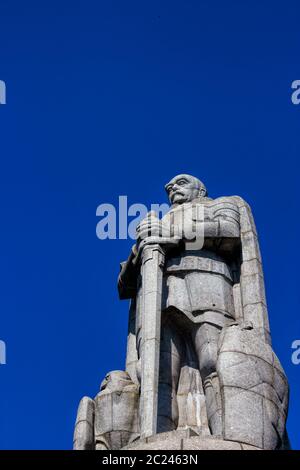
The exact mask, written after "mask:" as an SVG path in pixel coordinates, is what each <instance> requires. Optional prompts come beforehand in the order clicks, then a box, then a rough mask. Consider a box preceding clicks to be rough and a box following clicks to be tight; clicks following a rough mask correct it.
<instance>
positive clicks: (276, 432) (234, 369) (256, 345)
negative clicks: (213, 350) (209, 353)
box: [217, 325, 289, 450]
mask: <svg viewBox="0 0 300 470" xmlns="http://www.w3.org/2000/svg"><path fill="white" fill-rule="evenodd" d="M217 372H218V376H219V380H220V387H221V395H222V402H223V436H224V439H229V440H233V441H241V442H243V443H244V444H248V445H252V446H255V447H260V448H262V449H270V450H272V449H280V448H282V447H283V446H284V439H285V422H286V416H287V408H288V395H289V393H288V384H287V379H286V377H285V374H284V372H283V369H282V367H281V365H280V363H279V361H278V359H277V357H276V355H275V353H274V351H273V350H272V348H271V347H270V346H269V345H268V344H267V343H266V342H265V341H263V339H262V337H261V334H260V333H259V332H257V331H256V330H255V329H253V328H251V326H249V325H248V326H245V327H243V326H240V325H232V326H230V327H227V328H224V330H223V332H222V335H221V338H220V346H219V355H218V362H217Z"/></svg>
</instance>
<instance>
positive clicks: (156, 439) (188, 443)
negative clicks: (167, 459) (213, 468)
mask: <svg viewBox="0 0 300 470" xmlns="http://www.w3.org/2000/svg"><path fill="white" fill-rule="evenodd" d="M121 450H134V451H135V450H261V449H260V448H259V447H255V446H250V445H246V444H244V443H242V442H237V441H236V442H234V441H229V440H224V439H220V438H218V437H214V436H198V435H195V433H193V431H191V430H190V429H186V430H183V431H171V432H165V433H161V434H156V435H155V436H153V437H151V438H147V439H142V440H136V441H135V442H132V443H131V444H129V445H127V446H126V447H124V448H123V449H121Z"/></svg>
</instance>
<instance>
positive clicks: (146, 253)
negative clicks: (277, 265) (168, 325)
mask: <svg viewBox="0 0 300 470" xmlns="http://www.w3.org/2000/svg"><path fill="white" fill-rule="evenodd" d="M148 220H149V222H150V223H151V221H154V222H157V220H158V218H157V216H156V214H155V212H153V211H152V212H150V213H149V214H148ZM178 243H179V237H163V236H150V237H147V238H146V239H144V240H142V241H141V243H140V246H139V250H138V258H139V259H140V263H141V277H142V302H141V315H142V344H141V394H140V420H141V421H140V425H141V438H146V437H150V436H152V435H154V434H156V431H157V405H158V382H159V356H160V334H161V305H162V289H163V269H164V264H165V255H166V250H167V249H168V248H171V247H174V246H177V245H178Z"/></svg>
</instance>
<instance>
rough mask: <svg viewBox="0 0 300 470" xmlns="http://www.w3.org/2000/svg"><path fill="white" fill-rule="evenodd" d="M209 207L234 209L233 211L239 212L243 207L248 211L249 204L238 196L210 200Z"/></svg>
mask: <svg viewBox="0 0 300 470" xmlns="http://www.w3.org/2000/svg"><path fill="white" fill-rule="evenodd" d="M210 205H212V206H223V207H224V208H225V207H226V208H228V209H230V208H231V209H235V210H239V211H240V210H241V209H242V208H243V207H244V208H247V209H248V210H251V209H250V206H249V204H248V203H247V201H245V199H243V198H242V197H240V196H220V197H218V198H216V199H211V200H210Z"/></svg>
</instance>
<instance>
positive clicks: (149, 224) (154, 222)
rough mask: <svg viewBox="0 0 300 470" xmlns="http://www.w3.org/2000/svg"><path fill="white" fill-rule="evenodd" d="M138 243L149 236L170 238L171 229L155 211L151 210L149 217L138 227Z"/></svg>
mask: <svg viewBox="0 0 300 470" xmlns="http://www.w3.org/2000/svg"><path fill="white" fill-rule="evenodd" d="M136 235H137V243H138V245H139V244H140V243H141V242H142V241H145V240H146V239H147V238H153V237H155V238H158V239H160V238H161V239H162V240H164V239H166V238H170V230H168V227H166V226H165V225H164V224H163V223H162V221H161V220H159V219H158V218H157V216H156V214H155V212H149V214H148V215H147V217H146V218H145V219H144V220H142V222H141V223H140V224H139V225H138V226H137V228H136Z"/></svg>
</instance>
